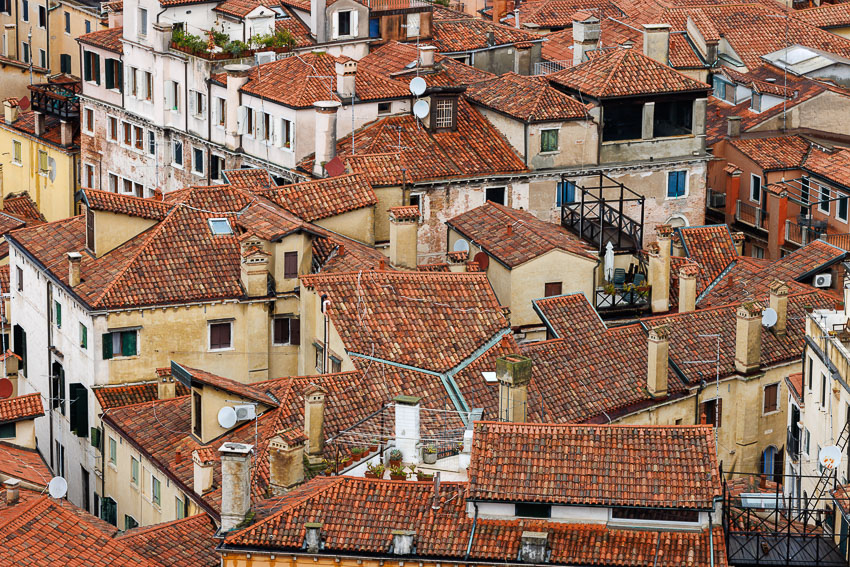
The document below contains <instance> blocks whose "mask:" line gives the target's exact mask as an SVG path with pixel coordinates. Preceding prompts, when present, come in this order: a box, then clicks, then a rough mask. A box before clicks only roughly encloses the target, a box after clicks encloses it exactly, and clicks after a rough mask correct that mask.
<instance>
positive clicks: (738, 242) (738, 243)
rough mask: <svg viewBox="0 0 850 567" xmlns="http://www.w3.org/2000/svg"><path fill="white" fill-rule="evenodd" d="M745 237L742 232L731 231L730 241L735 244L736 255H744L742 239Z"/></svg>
mask: <svg viewBox="0 0 850 567" xmlns="http://www.w3.org/2000/svg"><path fill="white" fill-rule="evenodd" d="M746 239H747V237H746V236H745V235H744V233H743V232H733V233H732V242H733V243H734V244H735V251H736V252H737V253H738V256H743V255H744V241H745V240H746Z"/></svg>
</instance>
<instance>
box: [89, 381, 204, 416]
mask: <svg viewBox="0 0 850 567" xmlns="http://www.w3.org/2000/svg"><path fill="white" fill-rule="evenodd" d="M174 390H175V394H174V395H175V396H176V397H180V396H188V395H189V389H188V388H186V386H184V385H183V384H181V383H179V382H177V383H175V384H174ZM92 393H93V394H94V397H95V399H96V400H97V403H98V404H100V407H101V409H103V410H104V411H106V410H109V409H112V408H118V407H121V406H129V405H131V404H141V403H144V402H151V401H153V400H156V399H157V384H156V382H145V383H142V384H120V385H115V386H100V387H96V388H92Z"/></svg>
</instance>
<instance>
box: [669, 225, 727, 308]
mask: <svg viewBox="0 0 850 567" xmlns="http://www.w3.org/2000/svg"><path fill="white" fill-rule="evenodd" d="M676 234H678V235H679V238H680V239H681V242H682V245H683V246H684V248H685V256H686V257H687V258H688V259H690V260H691V261H692V262H695V263H696V264H697V265H698V266H699V272H698V275H697V296H699V294H700V293H702V291H703V290H705V289H706V288H707V287H708V286H709V285H711V284H712V283H713V282H714V281H715V280H716V279H717V278H718V277H719V276H720V275H721V274H722V273H723V272H724V271H725V270H727V269H728V268H729V267H730V265H731V264H732V263H734V262H735V261H736V260H737V259H738V251H737V250H736V249H735V243H734V242H733V241H732V233H731V232H729V227H728V226H727V225H725V224H718V225H708V226H695V227H682V228H677V229H676ZM673 273H674V274H678V270H674V271H673Z"/></svg>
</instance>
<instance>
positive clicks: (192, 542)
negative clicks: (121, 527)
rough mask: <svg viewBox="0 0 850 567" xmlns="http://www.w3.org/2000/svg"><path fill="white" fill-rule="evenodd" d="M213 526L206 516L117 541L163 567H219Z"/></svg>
mask: <svg viewBox="0 0 850 567" xmlns="http://www.w3.org/2000/svg"><path fill="white" fill-rule="evenodd" d="M215 532H216V525H215V523H214V522H213V521H212V519H210V517H209V516H207V515H206V514H203V513H202V514H196V515H194V516H189V517H188V518H183V519H182V520H177V521H174V522H167V523H164V524H154V525H152V526H147V527H144V528H135V529H132V530H129V531H127V532H124V533H123V534H121V535H119V536H118V537H117V538H116V539H117V540H118V541H120V542H121V543H123V544H124V545H126V546H128V547H129V548H131V549H133V550H134V551H136V552H137V553H139V554H140V555H142V556H144V557H147V558H149V559H152V560H155V561H156V562H157V564H158V565H162V567H215V566H217V565H220V564H221V556H220V555H219V554H218V552H217V551H216V541H215V539H213V536H214V535H215Z"/></svg>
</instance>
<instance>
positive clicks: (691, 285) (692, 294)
mask: <svg viewBox="0 0 850 567" xmlns="http://www.w3.org/2000/svg"><path fill="white" fill-rule="evenodd" d="M698 274H699V265H697V264H696V263H695V262H688V263H687V264H684V265H683V266H681V267H680V268H679V313H690V312H691V311H693V310H694V309H696V301H697V275H698Z"/></svg>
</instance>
